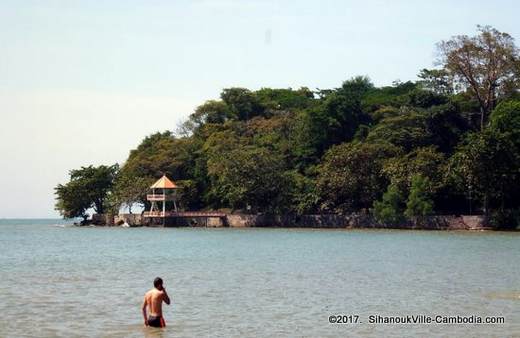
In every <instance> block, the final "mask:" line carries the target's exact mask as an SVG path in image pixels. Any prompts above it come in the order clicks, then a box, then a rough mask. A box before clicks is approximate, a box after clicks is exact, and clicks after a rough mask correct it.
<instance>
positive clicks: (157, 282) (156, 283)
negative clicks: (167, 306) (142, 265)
mask: <svg viewBox="0 0 520 338" xmlns="http://www.w3.org/2000/svg"><path fill="white" fill-rule="evenodd" d="M161 285H162V278H161V277H157V278H155V279H154V280H153V286H155V287H156V288H157V287H159V286H161Z"/></svg>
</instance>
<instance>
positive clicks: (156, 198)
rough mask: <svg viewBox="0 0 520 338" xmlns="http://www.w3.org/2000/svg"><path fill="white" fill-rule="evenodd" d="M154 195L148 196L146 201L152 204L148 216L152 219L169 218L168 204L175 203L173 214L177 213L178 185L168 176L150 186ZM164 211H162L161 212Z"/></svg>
mask: <svg viewBox="0 0 520 338" xmlns="http://www.w3.org/2000/svg"><path fill="white" fill-rule="evenodd" d="M150 189H152V193H151V194H148V195H146V199H147V200H148V201H150V202H151V207H150V211H149V213H148V215H149V216H150V217H167V216H168V215H167V210H166V202H168V201H172V202H173V212H174V213H177V203H176V198H177V194H176V190H177V189H178V187H177V185H176V184H175V183H174V182H173V181H172V180H170V179H169V178H168V177H167V176H166V175H163V176H162V177H161V178H160V179H158V180H157V182H155V183H154V184H152V185H151V186H150ZM161 209H162V211H161Z"/></svg>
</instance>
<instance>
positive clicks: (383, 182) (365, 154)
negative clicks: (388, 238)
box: [316, 143, 399, 212]
mask: <svg viewBox="0 0 520 338" xmlns="http://www.w3.org/2000/svg"><path fill="white" fill-rule="evenodd" d="M398 154H399V151H398V149H397V148H396V147H394V146H392V145H388V144H366V143H343V144H340V145H337V146H334V147H332V148H331V149H329V150H328V151H327V153H326V154H325V155H324V158H323V161H322V163H321V165H320V166H319V167H318V177H317V183H316V184H317V193H318V196H319V197H320V199H321V201H322V206H321V208H322V209H324V210H330V211H335V212H350V211H355V210H359V209H362V208H369V207H371V206H372V205H373V203H374V201H375V200H377V199H378V198H379V197H380V196H381V194H382V192H383V191H384V188H385V187H386V186H387V185H388V180H387V179H386V177H385V176H384V174H383V172H382V168H383V162H384V161H385V159H388V158H390V157H394V156H396V155H398Z"/></svg>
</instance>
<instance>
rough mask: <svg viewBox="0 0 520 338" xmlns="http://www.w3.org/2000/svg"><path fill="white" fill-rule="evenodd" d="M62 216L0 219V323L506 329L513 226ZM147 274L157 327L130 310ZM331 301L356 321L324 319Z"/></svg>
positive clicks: (237, 332) (138, 333)
mask: <svg viewBox="0 0 520 338" xmlns="http://www.w3.org/2000/svg"><path fill="white" fill-rule="evenodd" d="M66 224H67V222H63V221H57V220H16V221H13V220H0V337H337V336H360V337H377V336H386V337H406V336H410V337H412V336H417V337H431V336H444V337H450V336H451V337H454V336H458V337H484V336H493V337H510V336H517V337H518V336H519V335H520V278H519V277H520V233H501V232H479V233H475V232H436V231H386V230H307V229H305V230H303V229H227V228H224V229H201V228H197V229H196V228H164V229H161V228H102V227H101V228H95V227H83V228H79V227H71V226H67V225H66ZM156 276H160V277H162V278H163V279H164V281H165V286H166V289H167V290H168V292H169V293H170V297H171V298H172V305H171V306H165V308H164V316H165V319H166V323H167V327H166V328H165V329H162V330H161V329H145V328H143V324H142V318H141V313H140V304H141V301H142V297H143V294H144V292H145V291H147V290H148V289H149V288H150V287H151V286H152V281H153V279H154V277H156ZM338 314H341V315H358V316H359V320H360V321H361V322H362V323H358V324H330V323H329V316H330V315H338ZM370 315H381V316H398V315H399V316H405V315H425V316H437V315H440V316H457V315H458V316H483V317H484V316H504V317H505V324H481V325H476V324H460V325H456V324H450V325H442V324H432V325H427V324H421V325H418V324H400V325H395V324H394V325H390V324H386V325H385V324H370V323H369V316H370Z"/></svg>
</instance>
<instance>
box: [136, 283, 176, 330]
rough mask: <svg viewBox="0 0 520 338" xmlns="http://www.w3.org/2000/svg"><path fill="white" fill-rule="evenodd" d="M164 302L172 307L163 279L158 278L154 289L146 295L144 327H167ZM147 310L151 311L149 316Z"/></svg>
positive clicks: (143, 307)
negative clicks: (164, 317) (163, 314)
mask: <svg viewBox="0 0 520 338" xmlns="http://www.w3.org/2000/svg"><path fill="white" fill-rule="evenodd" d="M162 302H165V303H166V304H168V305H170V297H169V296H168V293H167V292H166V289H165V288H164V286H163V283H162V279H160V278H156V279H155V281H154V288H153V289H151V290H150V291H148V292H147V293H146V294H145V295H144V300H143V306H142V311H143V318H144V325H146V326H154V327H164V326H165V324H164V319H163V317H162ZM147 309H149V311H150V313H149V314H147Z"/></svg>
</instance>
